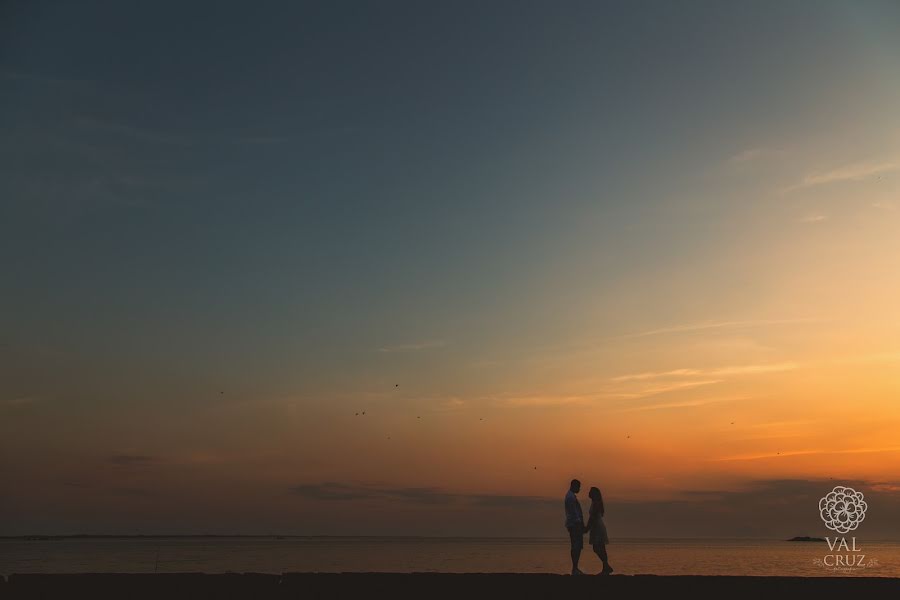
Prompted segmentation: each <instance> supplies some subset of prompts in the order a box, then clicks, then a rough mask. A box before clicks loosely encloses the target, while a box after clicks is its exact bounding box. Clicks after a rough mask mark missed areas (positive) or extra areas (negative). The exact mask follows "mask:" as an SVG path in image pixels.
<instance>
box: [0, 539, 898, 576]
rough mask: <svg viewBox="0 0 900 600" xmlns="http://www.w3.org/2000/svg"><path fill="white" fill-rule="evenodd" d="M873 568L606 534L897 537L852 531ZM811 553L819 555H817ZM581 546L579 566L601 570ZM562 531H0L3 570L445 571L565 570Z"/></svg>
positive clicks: (662, 562) (707, 565) (650, 567)
mask: <svg viewBox="0 0 900 600" xmlns="http://www.w3.org/2000/svg"><path fill="white" fill-rule="evenodd" d="M857 543H858V545H859V547H860V548H861V550H862V551H864V552H865V554H866V556H867V561H868V559H870V558H874V559H876V560H877V562H878V566H877V567H873V568H868V569H864V570H859V571H855V572H853V573H844V572H833V571H829V570H827V569H826V568H824V567H823V566H822V564H821V559H822V557H823V556H825V555H827V554H829V553H830V552H829V550H828V546H827V545H826V544H825V543H824V542H784V541H759V540H613V543H612V544H610V546H609V554H610V562H611V563H612V565H613V566H614V567H615V568H616V571H617V572H618V573H625V574H635V573H653V574H657V575H800V576H820V577H821V576H829V575H839V576H847V575H866V576H879V577H900V544H898V543H896V542H867V541H865V540H864V539H858V542H857ZM817 559H818V562H819V564H817ZM600 566H601V565H600V561H599V559H597V557H596V556H595V555H594V554H593V553H592V552H590V549H589V548H585V552H584V554H583V555H582V569H584V570H586V571H588V572H593V571H598V570H599V569H600ZM569 568H570V565H569V551H568V541H567V540H562V539H561V540H545V539H427V538H426V539H421V538H303V537H285V538H274V537H249V538H247V537H245V538H145V539H60V540H33V541H26V540H10V539H7V540H0V573H2V574H9V573H37V572H44V573H83V572H140V573H152V572H154V571H158V572H188V571H191V572H205V573H224V572H226V571H236V572H265V573H284V572H292V571H293V572H297V571H330V572H339V571H392V572H412V571H443V572H458V573H461V572H524V573H566V572H568V570H569Z"/></svg>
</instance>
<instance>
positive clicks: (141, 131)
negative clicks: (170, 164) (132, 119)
mask: <svg viewBox="0 0 900 600" xmlns="http://www.w3.org/2000/svg"><path fill="white" fill-rule="evenodd" d="M76 123H77V124H78V125H79V126H80V127H82V128H85V129H90V130H93V131H101V132H104V133H111V134H114V135H119V136H123V137H127V138H131V139H133V140H136V141H140V142H150V143H157V144H172V145H179V146H185V145H189V144H190V143H191V140H190V139H189V138H188V137H187V136H183V135H178V134H175V133H171V132H162V131H157V130H154V129H148V128H144V127H135V126H133V125H127V124H124V123H117V122H113V121H106V120H103V119H95V118H93V117H79V118H78V119H77V120H76Z"/></svg>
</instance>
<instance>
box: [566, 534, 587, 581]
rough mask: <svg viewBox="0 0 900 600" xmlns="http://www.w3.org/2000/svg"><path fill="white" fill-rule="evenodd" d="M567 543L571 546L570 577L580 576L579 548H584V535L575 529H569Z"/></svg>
mask: <svg viewBox="0 0 900 600" xmlns="http://www.w3.org/2000/svg"><path fill="white" fill-rule="evenodd" d="M569 542H570V543H571V545H572V551H571V554H572V575H576V574H580V573H581V570H580V569H579V568H578V560H579V559H580V558H581V548H582V547H583V546H584V533H583V532H582V531H578V530H577V528H575V527H573V528H571V529H569Z"/></svg>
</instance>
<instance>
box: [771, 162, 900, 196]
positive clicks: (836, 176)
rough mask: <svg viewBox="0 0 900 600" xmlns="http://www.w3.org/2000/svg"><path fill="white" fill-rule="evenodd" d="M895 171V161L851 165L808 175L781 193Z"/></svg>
mask: <svg viewBox="0 0 900 600" xmlns="http://www.w3.org/2000/svg"><path fill="white" fill-rule="evenodd" d="M897 170H900V162H897V161H885V162H863V163H853V164H849V165H844V166H842V167H838V168H836V169H831V170H828V171H818V172H815V173H810V174H808V175H806V176H804V177H803V178H802V179H801V180H800V181H798V182H797V183H795V184H793V185H790V186H788V187H786V188H785V189H784V190H783V192H784V193H788V192H793V191H796V190H801V189H805V188H811V187H816V186H820V185H828V184H832V183H839V182H847V181H862V180H866V179H871V178H873V177H878V176H879V175H882V174H885V173H890V172H893V171H897Z"/></svg>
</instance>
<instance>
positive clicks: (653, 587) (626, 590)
mask: <svg viewBox="0 0 900 600" xmlns="http://www.w3.org/2000/svg"><path fill="white" fill-rule="evenodd" d="M898 593H900V579H897V578H878V577H868V578H862V577H858V578H804V577H705V576H675V577H669V576H655V575H630V576H626V575H613V576H609V577H598V576H584V577H571V576H565V575H546V574H536V575H529V574H505V573H485V574H480V573H470V574H448V573H412V574H399V573H333V574H331V573H329V574H324V573H285V574H282V575H267V574H256V573H229V574H221V575H206V574H201V573H175V574H126V573H121V574H119V573H109V574H89V573H87V574H77V575H54V574H25V575H23V574H13V575H9V576H7V577H6V578H5V579H2V580H0V597H4V598H65V597H73V596H74V597H85V598H363V597H367V598H371V597H376V598H382V597H389V598H508V597H513V598H553V597H560V595H563V596H568V597H581V598H584V597H585V595H598V594H603V595H604V596H605V595H607V594H615V595H617V596H618V597H622V598H625V597H633V596H634V595H635V594H637V595H639V597H643V596H645V595H649V594H654V595H656V594H660V595H662V594H665V595H667V596H672V595H674V596H676V597H685V596H686V597H690V598H722V597H726V596H727V597H756V598H760V597H766V596H771V595H775V597H785V596H786V595H790V596H792V597H796V596H798V595H801V594H802V595H806V596H810V595H815V596H818V597H821V596H831V595H832V594H834V595H837V594H854V595H857V596H856V597H859V596H858V595H859V594H864V595H865V596H864V597H875V596H874V594H883V596H882V597H885V598H887V597H896V595H897V594H898Z"/></svg>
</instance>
